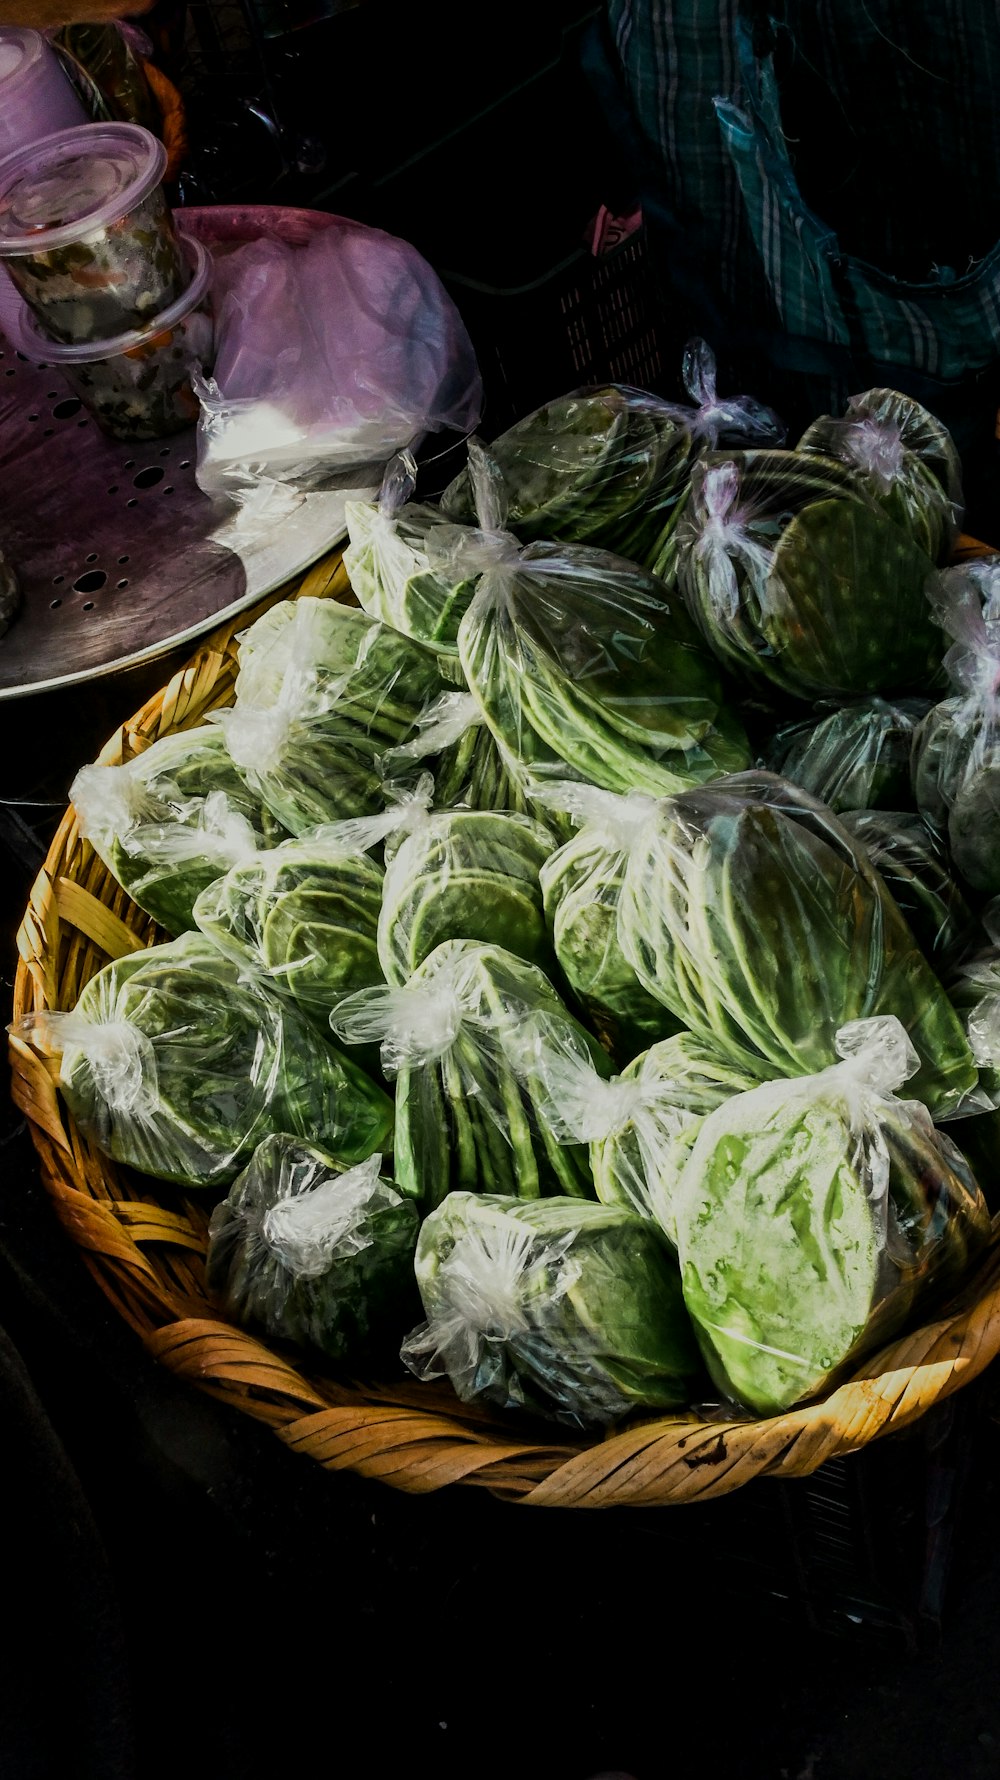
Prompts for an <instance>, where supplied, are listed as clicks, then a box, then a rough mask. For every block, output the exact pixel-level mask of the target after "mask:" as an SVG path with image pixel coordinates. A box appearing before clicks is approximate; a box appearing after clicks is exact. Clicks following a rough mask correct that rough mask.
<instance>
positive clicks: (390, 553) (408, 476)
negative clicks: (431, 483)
mask: <svg viewBox="0 0 1000 1780" xmlns="http://www.w3.org/2000/svg"><path fill="white" fill-rule="evenodd" d="M416 482H417V466H416V463H415V461H414V459H413V457H412V455H411V454H410V452H408V451H404V452H400V453H399V454H398V455H397V456H396V457H394V458H392V459H391V461H390V463H389V465H388V467H387V469H386V472H385V476H384V478H383V481H382V487H381V489H380V491H379V495H378V499H377V500H375V501H348V503H347V507H346V509H345V518H346V521H347V529H348V532H349V534H350V543H349V544H348V546H347V549H346V550H345V551H344V567H345V568H346V570H347V573H348V576H349V578H350V583H351V586H352V587H353V589H354V591H355V593H356V594H357V596H358V601H359V603H360V604H361V606H362V607H363V608H364V610H365V611H366V612H367V613H368V614H369V616H370V617H372V618H377V619H378V620H379V621H380V622H381V623H383V624H390V625H392V626H393V627H394V628H395V629H396V630H398V631H402V633H403V635H404V636H407V637H413V638H415V639H416V641H417V642H418V643H424V644H426V646H427V647H428V648H429V649H433V650H434V651H435V652H437V653H440V654H442V655H452V656H457V654H458V626H459V620H460V619H461V617H462V613H463V612H464V611H465V609H466V607H467V605H468V604H469V601H470V600H471V598H472V595H473V593H474V591H475V581H474V579H469V578H468V577H465V578H463V577H462V576H461V572H460V571H459V575H458V578H455V579H452V578H449V576H448V573H447V569H446V567H445V562H446V558H445V555H444V553H443V552H441V551H438V552H435V550H434V539H435V536H436V534H438V533H439V532H441V531H442V530H443V529H444V530H446V531H447V532H449V533H450V532H451V531H452V530H453V527H452V525H451V523H450V521H449V520H448V518H447V516H443V515H442V513H441V511H440V509H439V508H437V507H431V506H428V505H426V504H425V503H423V502H420V501H414V500H413V499H412V496H413V491H414V489H415V487H416Z"/></svg>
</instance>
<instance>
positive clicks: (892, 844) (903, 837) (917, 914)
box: [840, 810, 979, 982]
mask: <svg viewBox="0 0 1000 1780" xmlns="http://www.w3.org/2000/svg"><path fill="white" fill-rule="evenodd" d="M840 820H841V822H842V823H843V825H844V827H845V828H846V829H847V832H848V834H849V835H851V836H852V837H853V839H854V840H856V841H860V843H861V845H862V846H863V847H864V849H865V852H866V853H867V854H868V857H869V859H870V860H871V862H872V864H873V865H874V867H875V869H876V871H877V872H878V874H879V876H880V878H881V879H882V882H883V883H884V884H885V886H886V888H887V890H888V891H889V894H890V895H891V897H892V899H893V901H894V902H895V904H896V907H897V908H898V909H899V911H900V913H901V914H902V915H903V916H904V918H905V920H906V922H907V925H908V926H909V928H910V931H911V933H912V934H913V937H914V939H915V940H916V942H917V944H918V946H919V947H920V950H921V951H922V952H923V955H924V957H925V958H926V959H927V961H928V963H929V964H930V965H931V967H932V969H933V971H934V974H935V976H937V977H938V978H939V979H940V980H941V982H946V981H947V977H948V973H949V972H950V971H951V969H952V968H953V967H954V965H955V964H956V963H957V962H958V961H959V959H960V958H962V956H963V955H964V954H965V953H966V952H968V951H969V950H970V949H971V948H972V947H973V946H974V945H975V944H976V941H977V939H978V937H979V927H978V923H977V921H976V917H975V916H974V915H973V913H972V910H971V909H970V908H969V905H968V903H967V902H966V900H965V897H964V896H963V895H962V892H961V890H960V889H959V887H958V883H957V881H956V878H955V875H954V872H953V869H952V865H951V861H950V859H949V858H948V855H947V853H946V851H945V848H944V847H943V845H942V844H941V842H940V840H939V839H938V837H937V835H936V834H935V832H934V830H933V829H932V828H931V826H930V824H929V823H927V822H925V821H924V819H923V817H922V816H918V815H916V814H915V813H914V812H913V811H912V810H853V811H845V812H844V814H843V815H842V816H841V818H840Z"/></svg>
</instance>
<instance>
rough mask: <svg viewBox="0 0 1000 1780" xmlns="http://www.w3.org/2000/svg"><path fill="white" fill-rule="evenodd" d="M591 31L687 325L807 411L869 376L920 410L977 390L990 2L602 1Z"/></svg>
mask: <svg viewBox="0 0 1000 1780" xmlns="http://www.w3.org/2000/svg"><path fill="white" fill-rule="evenodd" d="M607 20H608V25H609V27H610V38H611V41H612V43H613V50H612V52H611V54H612V56H613V58H614V60H615V61H616V62H617V65H618V71H619V73H620V76H621V81H622V85H623V88H624V91H625V95H626V99H625V103H626V105H627V108H628V110H629V113H630V124H631V126H632V128H633V129H634V132H635V139H636V141H637V143H638V145H639V153H640V156H641V159H642V163H643V167H644V178H643V186H644V191H643V199H644V207H645V208H646V210H647V214H648V218H649V223H650V228H651V233H652V234H654V235H655V234H656V233H657V232H658V233H659V235H660V237H661V239H662V241H663V242H664V243H665V244H666V246H665V250H664V255H663V259H664V264H665V266H666V270H667V276H668V277H669V279H670V280H671V282H672V284H673V286H674V289H675V293H676V295H677V298H678V300H679V301H680V303H681V305H682V307H686V311H687V313H688V314H689V315H692V316H696V315H704V316H705V317H706V319H707V321H708V324H709V328H713V327H714V328H715V329H716V330H719V332H718V334H717V339H719V340H723V339H724V341H725V342H729V343H735V345H736V346H737V347H739V348H742V349H743V350H742V356H743V358H744V360H745V359H746V354H747V351H751V352H754V351H755V352H756V353H757V354H758V356H759V357H761V358H762V359H763V360H764V361H766V362H767V363H768V364H769V365H771V366H773V367H778V368H779V369H783V370H784V371H786V372H790V373H794V374H795V375H796V376H797V377H798V378H799V379H803V378H804V379H806V380H807V382H808V383H809V396H808V399H807V405H809V406H811V407H812V408H813V411H816V405H817V403H819V402H820V399H821V395H822V393H823V392H824V391H825V392H826V395H827V401H828V403H829V402H833V401H838V400H843V398H844V397H845V396H846V395H847V394H848V393H850V392H851V390H856V389H858V388H862V387H864V386H865V384H866V383H867V384H870V383H873V382H875V381H879V380H884V381H886V382H895V383H896V384H897V386H899V387H902V388H909V389H910V390H911V391H912V393H913V394H915V395H917V396H919V397H920V398H921V399H923V400H925V401H928V404H929V405H930V406H931V407H934V408H937V410H938V411H939V412H940V411H942V408H943V407H944V408H946V407H947V392H948V390H949V388H950V387H952V386H955V385H962V387H963V389H965V388H967V386H968V384H969V383H970V381H971V382H972V383H975V382H976V381H977V380H979V381H982V380H983V379H984V378H986V379H987V380H989V379H990V374H991V373H992V371H993V369H994V368H995V367H996V366H997V364H998V362H1000V5H998V4H997V0H990V3H989V4H986V3H985V0H772V3H771V5H770V6H761V5H756V4H753V3H751V0H607ZM703 331H706V332H707V331H708V329H703ZM723 356H724V353H723ZM991 388H992V383H991ZM935 397H937V399H935ZM989 399H990V400H994V397H993V395H991V396H990V398H989ZM943 417H944V418H946V419H948V420H949V422H951V419H952V417H951V416H950V415H949V414H948V413H945V414H944V415H943Z"/></svg>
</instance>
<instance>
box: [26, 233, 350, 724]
mask: <svg viewBox="0 0 1000 1780" xmlns="http://www.w3.org/2000/svg"><path fill="white" fill-rule="evenodd" d="M227 214H228V213H227ZM279 214H280V213H279ZM202 215H203V217H204V218H205V222H206V223H208V220H209V218H210V216H211V213H210V212H209V213H205V212H203V213H202ZM199 232H202V233H203V238H204V237H205V236H206V235H208V234H209V233H210V227H205V226H204V225H203V229H202V230H201V231H199ZM194 463H195V434H194V430H193V429H192V430H191V431H190V432H187V433H180V434H175V435H174V436H173V437H172V438H170V439H165V440H163V441H162V442H161V441H153V442H151V443H149V444H122V443H119V442H117V441H115V440H113V439H109V438H107V437H106V436H105V435H104V434H103V433H102V432H101V431H100V429H99V428H98V427H97V426H96V425H95V423H94V421H93V420H92V419H90V417H89V416H88V415H87V414H86V412H85V410H84V409H83V408H82V407H81V405H80V403H79V401H78V400H77V398H76V397H75V396H74V395H73V394H72V391H71V390H70V389H69V387H68V385H67V384H66V382H65V381H64V379H63V378H62V377H61V376H60V375H59V374H58V373H57V372H56V371H54V370H52V369H44V368H42V367H39V366H36V365H32V364H30V363H29V362H28V361H27V359H26V358H25V357H24V355H23V354H22V353H20V352H19V351H18V350H17V349H16V347H15V345H14V344H13V343H12V342H11V341H10V339H9V338H8V336H7V335H5V334H0V548H2V549H3V550H4V551H5V552H6V553H7V554H8V555H9V557H10V560H11V561H12V562H13V564H14V565H15V567H16V569H17V572H18V575H19V578H20V582H21V587H22V590H23V594H24V603H23V607H22V610H21V614H20V616H19V617H18V618H16V619H15V621H14V623H13V624H12V626H11V628H10V630H9V631H8V632H7V634H6V635H5V636H3V637H0V699H7V698H15V697H19V696H25V695H27V694H31V693H37V692H42V691H48V690H50V689H52V688H54V687H59V686H66V685H71V684H73V683H75V682H79V681H83V680H89V679H93V678H96V677H98V676H101V675H103V674H106V673H108V672H111V671H113V670H117V669H120V668H123V667H129V666H132V665H135V664H138V663H140V662H144V661H149V660H153V659H155V658H156V657H157V656H159V655H163V654H166V653H168V652H169V651H170V650H171V649H172V648H175V647H176V646H177V645H178V644H182V643H187V642H189V641H193V640H194V639H196V638H197V637H199V636H201V635H203V634H204V633H205V632H206V631H208V630H211V629H212V627H213V626H214V625H215V624H217V623H219V622H221V621H223V620H224V619H226V618H228V617H230V616H232V615H233V614H235V613H237V612H239V611H240V610H243V609H245V608H246V607H249V606H251V605H253V604H255V603H256V601H257V600H259V599H261V598H262V597H263V596H264V594H266V593H269V592H271V591H272V590H273V589H274V588H275V587H279V586H280V585H281V583H282V582H283V581H285V580H287V579H288V578H289V577H291V576H292V575H295V574H298V573H299V572H300V571H302V570H304V569H306V568H307V567H308V566H309V564H310V563H312V562H315V561H316V560H317V558H318V557H320V556H322V555H323V553H324V551H325V550H327V549H329V548H331V547H332V546H333V545H334V544H336V543H337V542H338V541H339V540H340V539H341V538H342V537H343V536H344V530H345V528H344V523H343V517H344V503H345V501H346V500H347V499H348V498H350V492H351V491H340V492H337V493H330V494H318V495H309V496H307V497H306V498H305V500H304V501H303V503H302V504H301V505H300V506H299V507H297V508H296V509H295V510H294V511H293V512H291V513H289V512H287V511H279V512H277V513H276V514H274V516H273V517H270V518H269V519H267V520H266V522H265V523H263V524H258V525H257V526H255V527H254V528H252V529H251V528H250V527H248V526H247V525H246V523H245V522H244V521H243V520H242V519H241V517H240V515H239V513H238V512H237V510H236V509H234V508H233V507H232V506H231V505H230V504H229V503H224V504H223V505H222V506H221V507H219V506H216V505H215V504H214V503H213V502H211V501H210V500H208V499H207V497H206V496H205V495H203V494H202V493H201V490H200V489H199V488H198V486H197V484H196V482H195V479H194Z"/></svg>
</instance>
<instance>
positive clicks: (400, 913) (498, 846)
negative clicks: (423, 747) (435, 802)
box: [378, 810, 553, 984]
mask: <svg viewBox="0 0 1000 1780" xmlns="http://www.w3.org/2000/svg"><path fill="white" fill-rule="evenodd" d="M552 844H553V843H552V836H551V835H550V833H549V832H548V830H547V829H545V828H543V827H542V826H541V824H540V823H538V822H533V821H532V820H531V818H530V817H529V816H519V815H514V814H512V813H509V812H507V813H502V812H492V811H489V810H451V811H442V812H441V813H440V814H438V815H435V816H431V817H429V818H428V820H427V821H426V822H424V823H422V824H421V825H420V826H419V827H418V828H416V829H415V830H414V831H413V833H412V834H410V835H408V836H407V838H406V839H405V840H404V841H403V843H402V845H401V846H400V847H399V848H398V849H397V850H396V852H395V853H394V854H393V857H392V860H391V861H390V864H389V867H388V870H387V872H386V875H385V889H384V893H383V897H382V908H381V914H380V917H379V922H378V956H379V960H380V963H381V966H382V971H383V973H384V975H385V978H386V980H387V982H390V983H397V984H401V983H405V982H408V980H409V978H410V977H411V976H412V975H413V973H414V971H415V970H416V969H417V968H418V966H419V965H421V964H422V963H423V962H424V959H425V958H428V957H429V956H430V954H431V953H432V952H433V951H434V950H435V948H436V947H437V946H439V945H441V944H442V943H443V941H445V940H450V939H472V940H482V941H483V942H484V943H486V944H490V945H497V946H502V947H503V948H504V949H505V950H506V951H508V952H513V953H514V954H515V955H516V956H517V957H518V958H524V959H526V960H527V961H528V963H529V964H538V965H540V966H541V967H542V969H545V970H547V969H548V968H549V967H550V965H551V962H552V955H551V951H550V948H549V941H548V934H547V932H546V927H545V910H544V908H543V905H542V892H541V887H540V885H539V881H538V874H539V872H540V871H541V868H542V866H543V865H544V864H545V861H546V859H547V858H548V856H549V854H550V853H551V851H552Z"/></svg>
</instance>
